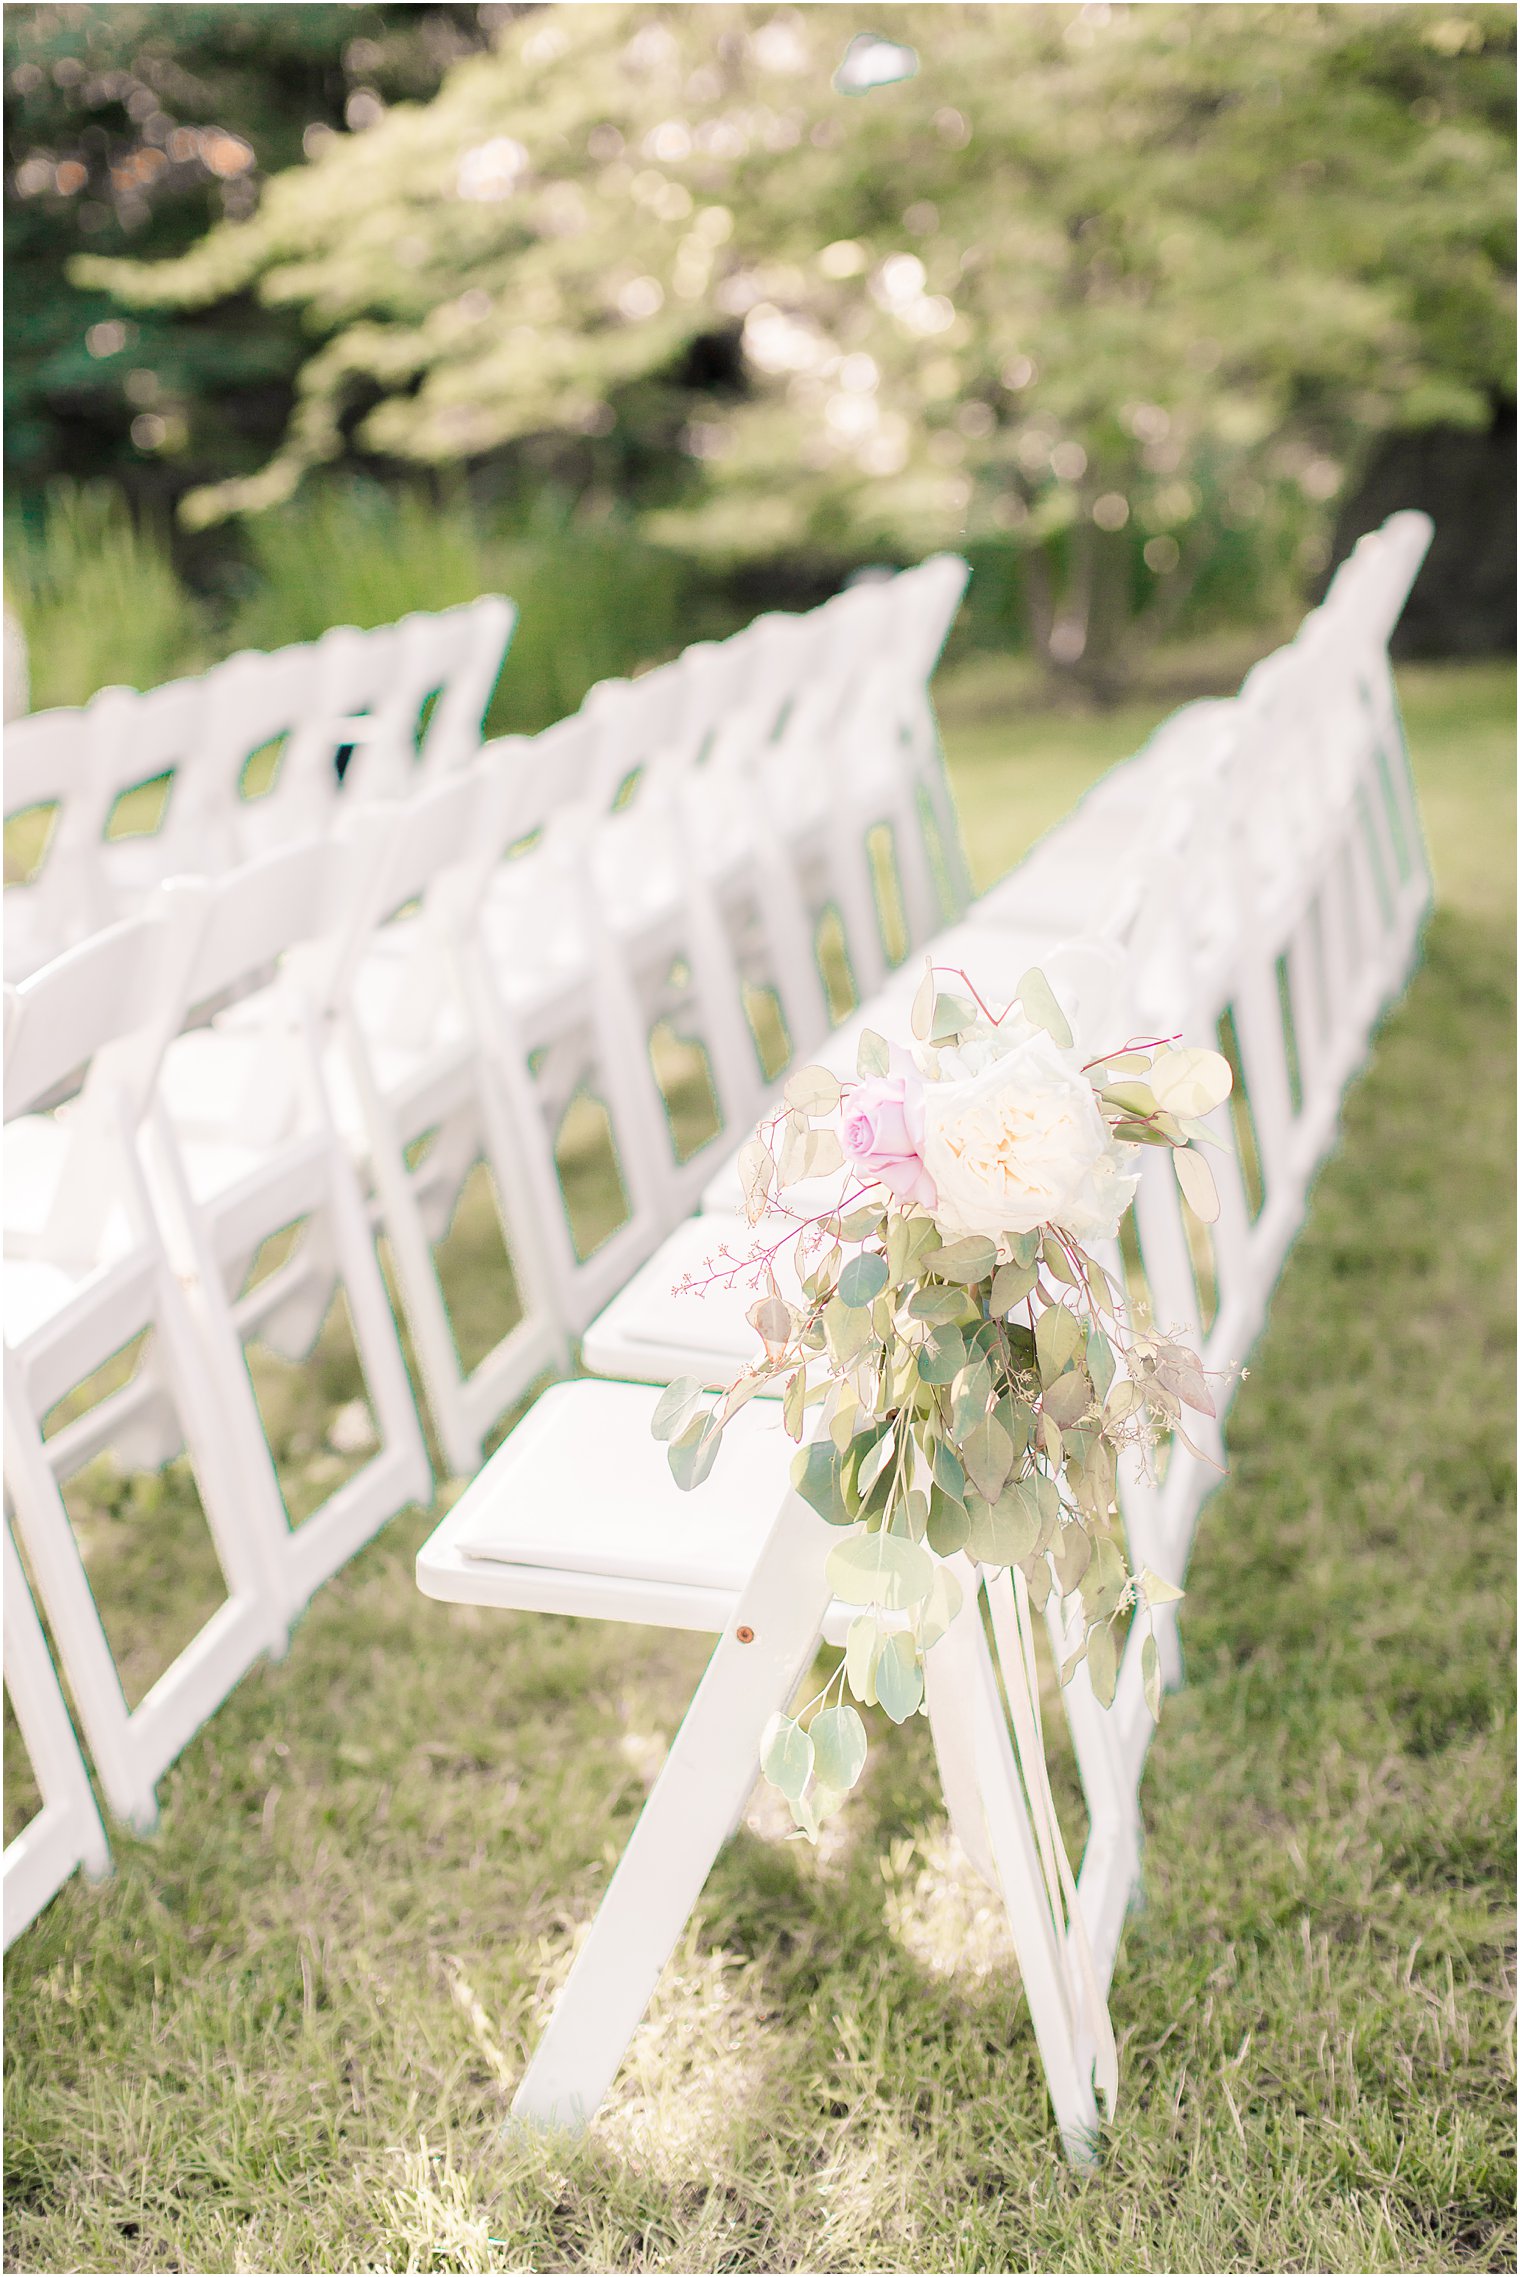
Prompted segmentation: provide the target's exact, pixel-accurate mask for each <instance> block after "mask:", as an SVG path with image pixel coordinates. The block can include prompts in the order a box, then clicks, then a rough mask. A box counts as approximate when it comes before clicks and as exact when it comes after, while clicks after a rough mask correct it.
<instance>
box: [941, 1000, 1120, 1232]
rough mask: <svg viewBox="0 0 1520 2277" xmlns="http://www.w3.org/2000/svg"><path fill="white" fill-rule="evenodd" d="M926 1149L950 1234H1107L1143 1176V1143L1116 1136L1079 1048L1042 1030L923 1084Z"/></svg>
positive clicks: (1116, 1224)
mask: <svg viewBox="0 0 1520 2277" xmlns="http://www.w3.org/2000/svg"><path fill="white" fill-rule="evenodd" d="M922 1151H923V1161H924V1167H925V1169H926V1170H927V1171H928V1172H929V1174H930V1176H931V1177H932V1178H933V1180H934V1184H935V1187H936V1189H937V1190H938V1194H939V1206H938V1207H937V1209H936V1210H935V1212H934V1217H935V1222H936V1224H937V1225H938V1226H939V1228H940V1231H941V1232H942V1233H943V1234H944V1236H945V1238H946V1239H947V1240H956V1239H959V1238H961V1237H962V1236H964V1235H966V1234H985V1235H986V1236H987V1237H988V1238H989V1239H991V1240H996V1239H997V1238H998V1236H999V1235H1000V1234H1005V1233H1032V1232H1033V1231H1034V1229H1035V1227H1036V1226H1044V1225H1053V1226H1060V1227H1062V1228H1063V1229H1064V1231H1065V1232H1067V1233H1069V1234H1070V1235H1071V1236H1072V1237H1073V1239H1075V1240H1077V1241H1083V1242H1086V1241H1097V1240H1107V1239H1110V1238H1111V1237H1112V1236H1113V1235H1114V1234H1116V1233H1117V1232H1118V1230H1119V1220H1120V1219H1121V1218H1122V1217H1123V1215H1124V1212H1125V1210H1126V1209H1127V1208H1128V1207H1129V1204H1130V1201H1131V1199H1132V1197H1133V1195H1134V1191H1135V1187H1136V1185H1137V1183H1138V1175H1137V1173H1136V1171H1135V1169H1134V1168H1133V1167H1132V1165H1133V1164H1134V1163H1135V1161H1136V1158H1137V1156H1138V1152H1139V1150H1138V1148H1136V1147H1133V1146H1122V1145H1120V1144H1118V1143H1117V1141H1116V1140H1115V1139H1114V1137H1113V1134H1112V1132H1111V1131H1110V1130H1109V1127H1108V1125H1107V1123H1106V1122H1105V1121H1104V1120H1103V1117H1102V1115H1101V1114H1100V1113H1099V1111H1098V1104H1097V1101H1096V1100H1095V1099H1094V1097H1093V1089H1092V1085H1091V1083H1090V1082H1089V1081H1088V1079H1087V1077H1086V1076H1085V1075H1084V1074H1083V1072H1082V1069H1081V1066H1080V1064H1079V1062H1078V1059H1077V1056H1076V1054H1075V1052H1068V1051H1062V1050H1061V1049H1060V1047H1059V1046H1058V1045H1057V1044H1056V1043H1054V1042H1053V1041H1052V1039H1051V1038H1050V1037H1049V1036H1048V1035H1046V1034H1045V1032H1044V1030H1043V1029H1037V1030H1035V1031H1034V1032H1033V1033H1032V1034H1028V1035H1025V1036H1023V1037H1021V1038H1020V1039H1019V1041H1018V1042H1017V1043H1015V1044H1014V1046H1013V1048H1012V1049H1011V1050H1009V1051H1006V1052H1004V1053H1003V1054H1002V1056H1001V1057H999V1058H998V1059H995V1060H993V1061H992V1062H991V1063H990V1064H989V1065H988V1066H986V1067H985V1068H983V1069H982V1070H981V1071H980V1072H978V1073H976V1074H974V1075H971V1076H969V1077H967V1078H966V1079H965V1080H963V1081H961V1082H949V1083H930V1084H928V1085H926V1086H925V1091H924V1140H923V1150H922Z"/></svg>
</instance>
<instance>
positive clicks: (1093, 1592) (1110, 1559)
mask: <svg viewBox="0 0 1520 2277" xmlns="http://www.w3.org/2000/svg"><path fill="white" fill-rule="evenodd" d="M1127 1586H1128V1578H1127V1576H1126V1574H1125V1571H1124V1560H1123V1558H1122V1557H1121V1556H1120V1555H1119V1552H1118V1550H1117V1548H1116V1547H1115V1545H1114V1543H1113V1542H1112V1541H1111V1540H1110V1539H1109V1537H1108V1535H1107V1534H1100V1535H1099V1537H1098V1539H1097V1541H1096V1543H1095V1544H1094V1546H1093V1558H1092V1564H1091V1565H1090V1566H1089V1567H1088V1569H1087V1571H1086V1572H1085V1573H1084V1574H1083V1576H1082V1583H1081V1588H1082V1602H1083V1604H1084V1605H1085V1606H1086V1608H1087V1617H1088V1619H1089V1620H1090V1621H1106V1620H1108V1619H1109V1617H1110V1615H1112V1614H1114V1613H1117V1611H1118V1610H1119V1602H1120V1599H1121V1598H1122V1597H1123V1595H1124V1592H1125V1589H1126V1587H1127Z"/></svg>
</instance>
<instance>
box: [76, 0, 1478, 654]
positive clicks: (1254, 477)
mask: <svg viewBox="0 0 1520 2277" xmlns="http://www.w3.org/2000/svg"><path fill="white" fill-rule="evenodd" d="M891 21H892V30H893V34H894V37H895V38H896V39H897V40H899V41H902V42H905V43H911V44H912V46H913V47H914V48H915V49H916V51H917V64H918V68H917V71H916V73H915V74H914V75H913V76H911V77H908V78H906V79H902V80H900V81H899V82H898V83H896V84H887V85H878V86H875V87H872V88H870V89H869V90H868V91H866V92H863V93H862V94H860V95H853V94H850V93H846V92H842V91H841V90H840V89H839V88H838V87H837V86H836V85H835V84H834V80H833V74H834V73H835V70H836V67H837V66H838V64H839V62H840V60H841V58H842V57H843V55H844V54H845V51H846V49H847V47H848V45H849V43H850V42H851V41H852V39H856V40H858V39H859V38H860V37H862V36H863V35H867V34H869V33H870V32H871V31H872V28H873V26H872V21H871V19H870V18H869V17H868V15H867V14H866V13H865V12H863V11H861V10H858V9H855V8H849V7H846V8H835V7H810V8H807V9H805V10H802V11H800V12H799V11H787V10H783V11H782V12H780V13H777V12H775V11H774V10H772V9H769V8H750V7H733V6H716V7H703V8H680V7H678V8H670V9H665V8H657V7H649V6H641V7H621V6H576V7H556V8H544V9H534V10H531V11H529V12H527V13H526V14H525V15H524V16H523V17H522V18H521V19H520V20H513V21H510V22H508V23H507V24H505V25H504V26H503V27H502V28H501V30H500V33H499V37H498V42H497V45H496V47H495V50H494V52H492V53H490V54H487V55H483V56H480V57H477V58H474V59H472V60H469V61H466V62H464V63H461V64H460V65H459V66H458V67H457V68H455V69H454V70H453V71H451V72H450V74H449V76H448V78H447V80H446V82H445V84H444V86H443V88H442V90H441V92H440V93H439V94H438V96H437V97H436V98H435V99H434V100H433V101H432V102H431V103H428V104H426V105H424V106H417V105H401V106H398V107H396V108H394V109H392V110H390V111H389V112H388V113H387V114H386V115H385V116H384V117H383V118H381V119H379V120H377V121H376V122H374V123H372V124H370V125H368V126H367V127H365V128H364V131H362V132H355V133H353V134H351V135H349V136H346V137H338V138H335V139H334V140H333V141H331V142H330V143H328V144H326V145H325V146H324V147H323V148H322V149H321V150H320V151H318V152H316V153H314V154H313V155H312V157H311V159H310V162H309V163H308V164H306V165H304V166H302V167H299V168H297V169H295V170H293V171H292V172H290V173H288V174H284V175H281V176H279V177H278V178H276V179H275V180H274V181H272V182H271V183H270V184H269V186H268V189H267V192H266V194H265V197H264V199H263V201H262V203H261V205H260V207H259V210H258V212H257V213H256V214H255V215H254V216H253V218H252V219H250V220H247V221H242V222H236V221H229V222H226V223H223V224H221V225H219V226H218V227H217V228H215V229H213V230H212V231H211V233H210V234H209V235H208V236H207V237H206V238H205V239H204V241H203V242H202V243H200V244H199V245H197V246H196V247H194V248H193V250H192V251H191V252H189V253H188V254H187V255H185V256H184V257H183V258H181V259H179V260H176V261H172V262H168V263H158V264H153V265H142V264H129V263H125V262H122V261H119V260H118V261H110V260H103V259H98V258H96V259H82V260H80V261H78V262H77V263H76V264H75V270H74V274H75V275H76V276H77V277H78V278H79V279H80V280H81V282H82V283H85V284H87V285H88V286H89V287H91V288H92V289H95V290H108V291H112V292H114V293H115V294H116V295H117V296H118V298H119V300H120V302H121V303H122V304H123V305H124V306H126V307H129V308H132V309H135V310H143V311H147V310H150V309H151V310H160V311H164V310H172V309H209V308H215V307H217V306H220V305H222V304H224V303H225V302H227V301H228V300H229V299H231V298H232V297H234V296H238V295H248V294H253V295H256V296H257V298H258V300H259V301H260V302H261V303H262V304H263V305H264V306H265V307H267V308H269V309H270V310H274V311H281V312H284V311H288V310H291V309H298V310H300V311H301V312H302V314H303V318H304V322H305V324H306V325H307V326H308V327H309V328H310V329H311V330H312V331H313V332H315V333H316V334H317V335H318V336H319V344H318V345H317V346H316V347H315V348H314V349H313V351H312V352H311V354H310V355H309V357H308V359H307V361H306V362H305V364H304V365H303V367H302V369H301V372H300V375H299V381H298V394H297V401H296V406H295V410H294V414H293V416H292V418H291V421H290V424H289V427H288V429H287V431H286V433H285V436H284V438H283V441H282V443H281V445H280V447H279V449H278V450H277V451H276V452H275V453H274V454H273V455H272V456H271V457H270V458H269V459H268V461H267V463H266V464H265V465H264V466H263V467H261V468H260V469H259V471H258V472H256V473H254V474H252V475H239V476H236V477H235V478H234V479H232V480H229V481H224V482H222V483H219V484H217V485H215V486H214V487H209V488H207V489H204V490H202V491H199V492H197V493H195V494H193V495H192V496H191V497H190V498H189V499H187V500H186V502H185V509H184V510H185V511H186V513H187V515H188V516H190V517H191V518H198V519H200V520H202V521H207V520H210V519H213V518H215V517H217V516H220V515H225V514H228V513H234V512H246V511H255V510H258V509H260V508H262V507H266V506H269V505H271V504H274V503H276V502H278V501H279V500H281V499H284V498H287V497H289V496H290V494H291V493H292V491H293V490H294V488H295V486H296V485H297V483H298V482H299V481H300V480H301V478H302V476H303V475H304V473H305V472H306V471H307V470H308V469H309V468H311V467H312V466H314V465H317V464H319V463H321V462H323V461H329V460H332V459H335V458H338V457H341V456H344V455H352V454H354V453H356V452H357V453H366V452H367V453H371V454H376V455H379V456H382V457H385V458H388V459H390V460H393V461H394V460H411V461H415V462H418V463H420V464H423V465H438V464H443V463H448V462H453V461H464V462H469V463H471V464H475V465H481V464H485V463H494V464H496V465H498V466H501V465H505V466H506V467H508V468H511V467H513V466H522V465H526V466H528V467H529V468H530V469H533V468H536V469H537V470H538V471H539V472H540V473H542V472H543V471H545V470H552V471H554V472H555V473H557V474H558V475H559V476H560V477H561V478H562V479H563V480H565V481H568V482H569V483H571V484H572V485H574V486H576V487H578V488H579V489H580V491H581V492H582V494H583V497H584V499H585V501H586V502H587V504H588V506H590V507H593V508H594V506H595V505H596V503H597V501H598V500H600V499H605V498H607V497H608V496H609V495H610V494H612V493H613V492H614V491H616V490H617V489H618V488H619V487H622V488H625V489H626V488H628V487H630V486H631V487H632V490H633V494H634V499H635V503H636V504H638V505H639V506H640V507H641V508H642V509H643V510H644V512H645V513H646V515H647V516H648V518H649V520H650V522H651V524H652V526H653V527H654V528H655V530H656V531H657V532H658V534H660V535H661V536H662V537H666V538H670V539H677V540H679V541H680V542H682V543H683V544H686V545H693V546H698V547H705V548H707V549H709V550H710V551H711V552H712V553H713V554H715V555H717V556H719V557H721V558H724V559H726V560H728V561H733V560H735V559H737V558H741V557H744V556H747V555H748V556H754V555H757V554H764V553H766V552H776V551H780V550H783V549H788V548H794V547H800V546H803V545H821V546H824V547H828V548H832V549H835V550H837V551H840V552H848V551H853V552H854V553H855V554H856V556H857V558H858V557H859V556H860V554H861V553H862V551H865V552H870V551H873V550H874V551H878V552H887V553H892V552H916V551H919V550H922V549H924V548H927V547H929V546H932V545H936V544H941V543H947V542H948V543H956V542H960V541H962V540H963V539H964V538H966V537H968V536H969V537H971V538H976V537H978V536H986V535H989V534H994V533H997V532H1000V531H1001V532H1005V533H1013V534H1015V535H1016V536H1017V537H1018V538H1019V540H1020V542H1021V543H1023V544H1024V546H1025V549H1026V562H1027V568H1028V573H1029V598H1030V604H1031V607H1030V614H1031V618H1032V622H1033V629H1034V631H1035V633H1036V635H1037V637H1038V639H1039V642H1040V645H1041V647H1042V649H1043V651H1044V653H1045V655H1046V656H1047V658H1048V659H1049V660H1050V662H1051V663H1052V664H1053V665H1054V666H1055V667H1056V668H1058V669H1060V670H1063V671H1065V672H1068V673H1070V674H1072V675H1073V676H1074V677H1076V678H1078V679H1080V680H1082V681H1083V682H1085V684H1086V685H1088V686H1089V687H1090V688H1091V689H1092V690H1093V691H1094V692H1096V693H1098V694H1100V695H1106V694H1111V693H1113V692H1115V691H1116V690H1117V689H1118V687H1119V686H1121V685H1122V683H1123V680H1124V678H1125V675H1126V673H1127V671H1128V669H1129V668H1130V666H1131V664H1132V661H1133V659H1134V657H1135V655H1136V653H1137V651H1138V649H1139V648H1140V647H1141V646H1142V645H1143V644H1144V642H1145V641H1146V640H1148V639H1149V638H1152V637H1154V636H1155V635H1156V634H1157V633H1158V632H1159V631H1160V630H1162V629H1164V628H1165V626H1166V625H1167V624H1168V623H1169V622H1171V621H1172V619H1173V618H1174V617H1175V614H1176V612H1177V610H1178V608H1179V606H1180V604H1181V602H1182V600H1183V599H1184V598H1185V596H1186V595H1187V593H1188V592H1189V591H1190V589H1191V588H1192V586H1193V584H1194V581H1195V580H1196V578H1197V576H1198V574H1199V572H1200V569H1201V568H1202V566H1203V564H1204V563H1205V561H1206V560H1207V559H1208V558H1209V556H1210V555H1211V553H1213V552H1215V551H1217V548H1218V545H1219V542H1220V540H1221V538H1222V537H1224V536H1225V535H1226V534H1227V533H1228V532H1229V531H1230V530H1231V529H1236V530H1240V529H1246V530H1250V531H1252V532H1253V533H1254V534H1255V536H1256V539H1257V541H1258V542H1259V543H1260V544H1261V545H1263V546H1265V547H1266V548H1267V549H1268V550H1269V551H1273V550H1275V553H1276V556H1277V558H1279V559H1280V560H1281V561H1282V562H1283V563H1284V564H1285V565H1292V566H1293V567H1295V568H1296V569H1297V570H1299V571H1300V572H1301V571H1303V570H1306V569H1312V568H1313V567H1314V566H1315V559H1314V549H1315V548H1316V547H1318V548H1321V549H1322V548H1323V544H1324V531H1325V525H1326V520H1327V514H1328V509H1329V505H1330V502H1331V501H1332V500H1333V499H1334V498H1335V496H1336V495H1337V493H1338V492H1339V491H1340V490H1341V489H1342V487H1343V484H1344V482H1345V480H1346V477H1347V473H1348V470H1354V468H1355V467H1356V466H1357V465H1358V464H1359V463H1360V461H1361V459H1362V457H1363V455H1364V454H1365V452H1366V450H1367V448H1368V445H1369V442H1370V440H1371V438H1373V437H1375V436H1376V435H1377V434H1378V433H1379V432H1381V431H1384V430H1386V429H1388V428H1390V427H1393V426H1397V425H1401V424H1402V425H1419V424H1422V423H1428V422H1432V421H1436V420H1446V421H1448V422H1450V421H1456V422H1459V423H1460V422H1469V423H1481V422H1485V421H1486V420H1487V419H1488V418H1489V416H1490V399H1491V397H1492V395H1493V394H1494V392H1495V391H1496V390H1498V389H1502V388H1504V387H1506V386H1511V387H1512V384H1513V382H1512V355H1513V348H1512V326H1511V318H1510V305H1511V300H1510V282H1509V280H1510V274H1511V257H1512V241H1513V202H1512V196H1511V177H1512V163H1511V155H1510V153H1511V150H1512V144H1513V97H1514V45H1515V28H1514V17H1513V12H1512V10H1510V9H1508V8H1498V7H1471V8H1469V7H1461V8H1458V7H1424V6H1385V5H1373V6H1363V7H1355V8H1349V7H1338V6H1318V5H1302V6H1279V5H1252V6H1236V5H1230V4H1224V5H1217V6H1172V5H1165V4H1158V5H1150V6H1145V7H1134V8H1127V7H1109V6H1107V5H1103V4H1099V5H1089V6H1085V7H1080V8H1078V7H1064V6H1039V7H1023V6H1003V7H994V8H985V7H960V6H950V7H921V6H906V7H896V8H894V9H893V11H892V19H891ZM908 60H909V62H911V60H912V59H911V58H910V59H908ZM865 76H867V77H869V73H867V74H866V75H865ZM354 123H355V124H356V125H362V122H361V121H355V122H354Z"/></svg>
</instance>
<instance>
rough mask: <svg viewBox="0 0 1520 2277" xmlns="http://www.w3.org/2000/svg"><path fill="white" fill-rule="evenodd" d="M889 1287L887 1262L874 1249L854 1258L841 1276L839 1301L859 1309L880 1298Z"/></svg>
mask: <svg viewBox="0 0 1520 2277" xmlns="http://www.w3.org/2000/svg"><path fill="white" fill-rule="evenodd" d="M886 1285H887V1261H886V1259H885V1257H881V1256H878V1255H877V1253H876V1251H875V1250H874V1249H872V1250H862V1252H861V1254H860V1255H859V1256H858V1257H852V1258H851V1259H850V1261H849V1263H848V1264H847V1265H846V1267H845V1269H844V1271H843V1272H842V1273H841V1274H840V1276H839V1301H840V1303H841V1304H846V1305H851V1306H854V1307H856V1308H857V1309H858V1308H859V1307H861V1306H864V1305H869V1304H870V1302H871V1300H872V1298H873V1297H879V1296H880V1294H881V1292H882V1290H883V1289H884V1288H885V1287H886Z"/></svg>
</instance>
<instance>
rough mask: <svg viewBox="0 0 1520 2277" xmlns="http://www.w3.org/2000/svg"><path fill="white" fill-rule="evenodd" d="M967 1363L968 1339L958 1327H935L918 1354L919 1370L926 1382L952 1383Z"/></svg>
mask: <svg viewBox="0 0 1520 2277" xmlns="http://www.w3.org/2000/svg"><path fill="white" fill-rule="evenodd" d="M965 1365H966V1339H965V1338H964V1337H963V1336H962V1334H961V1332H960V1330H959V1329H958V1328H953V1327H950V1326H948V1325H947V1326H945V1327H944V1328H933V1329H931V1330H930V1331H929V1334H928V1336H927V1337H926V1338H925V1339H924V1343H923V1347H922V1349H921V1351H920V1352H919V1355H918V1372H919V1374H920V1376H921V1377H922V1378H923V1380H924V1382H925V1383H926V1384H951V1383H954V1381H955V1379H956V1377H957V1376H958V1375H959V1374H960V1371H961V1369H962V1368H963V1367H964V1366H965Z"/></svg>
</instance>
